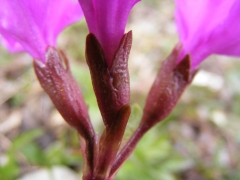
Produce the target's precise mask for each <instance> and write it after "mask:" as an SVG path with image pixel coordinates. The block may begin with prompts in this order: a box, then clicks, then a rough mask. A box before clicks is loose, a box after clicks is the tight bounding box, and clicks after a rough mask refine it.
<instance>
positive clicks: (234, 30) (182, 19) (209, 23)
mask: <svg viewBox="0 0 240 180" xmlns="http://www.w3.org/2000/svg"><path fill="white" fill-rule="evenodd" d="M175 3H176V5H177V8H176V11H175V19H176V24H177V28H178V32H179V35H180V41H181V43H182V44H183V52H182V55H184V54H187V53H189V54H190V55H191V57H192V68H193V69H194V68H195V67H196V66H198V64H199V63H200V62H201V61H203V60H204V58H206V57H207V56H209V55H210V54H214V53H217V54H223V55H234V56H240V51H239V50H240V36H239V35H240V24H239V23H240V19H239V12H240V1H239V0H194V1H193V0H175Z"/></svg>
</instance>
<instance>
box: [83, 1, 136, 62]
mask: <svg viewBox="0 0 240 180" xmlns="http://www.w3.org/2000/svg"><path fill="white" fill-rule="evenodd" d="M138 1H140V0H79V3H80V5H81V7H82V10H83V12H84V15H85V17H86V21H87V24H88V28H89V31H90V32H91V33H93V34H94V35H95V36H96V37H97V39H98V40H99V42H100V44H101V45H102V48H103V50H104V53H105V56H106V59H107V63H108V65H109V66H110V65H111V64H112V60H113V58H114V55H115V53H116V51H117V48H118V46H119V43H120V40H121V38H122V36H123V34H124V31H125V27H126V23H127V20H128V16H129V13H130V11H131V9H132V7H133V6H134V5H135V4H136V3H137V2H138Z"/></svg>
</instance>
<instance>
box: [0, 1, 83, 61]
mask: <svg viewBox="0 0 240 180" xmlns="http://www.w3.org/2000/svg"><path fill="white" fill-rule="evenodd" d="M81 17H82V11H81V8H80V6H79V4H78V3H77V2H76V1H74V0H0V34H1V35H2V37H3V40H2V43H3V45H5V46H6V48H7V49H9V50H10V51H11V52H14V51H16V50H18V49H19V50H21V47H20V46H19V44H20V45H21V46H22V48H23V49H25V51H27V52H29V53H30V54H31V55H32V57H33V58H36V59H40V60H41V61H43V62H44V61H45V49H46V47H47V46H48V45H51V46H55V44H56V38H57V35H58V34H59V33H60V32H61V31H62V30H63V29H64V28H65V27H66V26H68V25H70V24H71V23H74V22H76V21H78V20H79V19H80V18H81Z"/></svg>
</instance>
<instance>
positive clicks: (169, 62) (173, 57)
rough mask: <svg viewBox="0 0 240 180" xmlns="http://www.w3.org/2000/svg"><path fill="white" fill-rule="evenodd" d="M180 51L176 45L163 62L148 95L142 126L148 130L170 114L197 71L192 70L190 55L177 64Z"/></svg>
mask: <svg viewBox="0 0 240 180" xmlns="http://www.w3.org/2000/svg"><path fill="white" fill-rule="evenodd" d="M179 52H180V48H179V47H176V48H175V49H174V50H173V51H172V53H171V54H170V56H169V57H168V58H167V59H166V60H165V61H164V62H163V64H162V67H161V69H160V70H159V72H158V74H157V77H156V79H155V81H154V83H153V85H152V87H151V89H150V92H149V94H148V97H147V100H146V104H145V107H144V112H143V117H142V121H141V124H140V127H141V128H144V129H146V130H148V129H150V128H151V127H152V126H154V125H155V124H156V123H158V122H160V121H162V120H163V119H164V118H165V117H166V116H168V115H169V114H170V113H171V111H172V110H173V108H174V107H175V105H176V104H177V102H178V100H179V98H180V97H181V95H182V93H183V91H184V90H185V88H186V87H187V86H188V85H189V84H190V83H191V82H192V79H193V77H194V75H195V74H196V71H194V72H192V71H191V61H190V57H189V55H186V56H185V57H184V58H183V59H182V60H181V61H180V63H178V64H177V63H176V62H177V59H178V58H179Z"/></svg>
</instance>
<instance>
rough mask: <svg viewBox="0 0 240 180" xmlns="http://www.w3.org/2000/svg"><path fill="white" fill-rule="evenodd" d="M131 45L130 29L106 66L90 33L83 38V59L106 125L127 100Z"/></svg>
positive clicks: (128, 97)
mask: <svg viewBox="0 0 240 180" xmlns="http://www.w3.org/2000/svg"><path fill="white" fill-rule="evenodd" d="M131 45H132V32H131V31H130V32H129V33H126V34H125V35H124V36H123V38H122V40H121V42H120V45H119V48H118V50H117V52H116V54H115V57H114V60H113V63H112V65H111V67H108V65H107V62H106V59H105V56H104V52H103V50H102V47H101V45H100V43H99V42H98V40H97V38H96V37H95V35H94V34H91V33H90V34H89V35H88V36H87V39H86V59H87V64H88V66H89V69H90V73H91V78H92V84H93V88H94V92H95V94H96V98H97V102H98V106H99V109H100V111H101V114H102V117H103V121H104V124H105V126H106V129H107V130H108V128H110V126H111V124H112V123H113V120H114V118H115V117H116V115H117V112H118V111H119V110H120V109H121V108H122V107H123V106H125V105H127V104H129V100H130V85H129V73H128V56H129V53H130V49H131Z"/></svg>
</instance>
